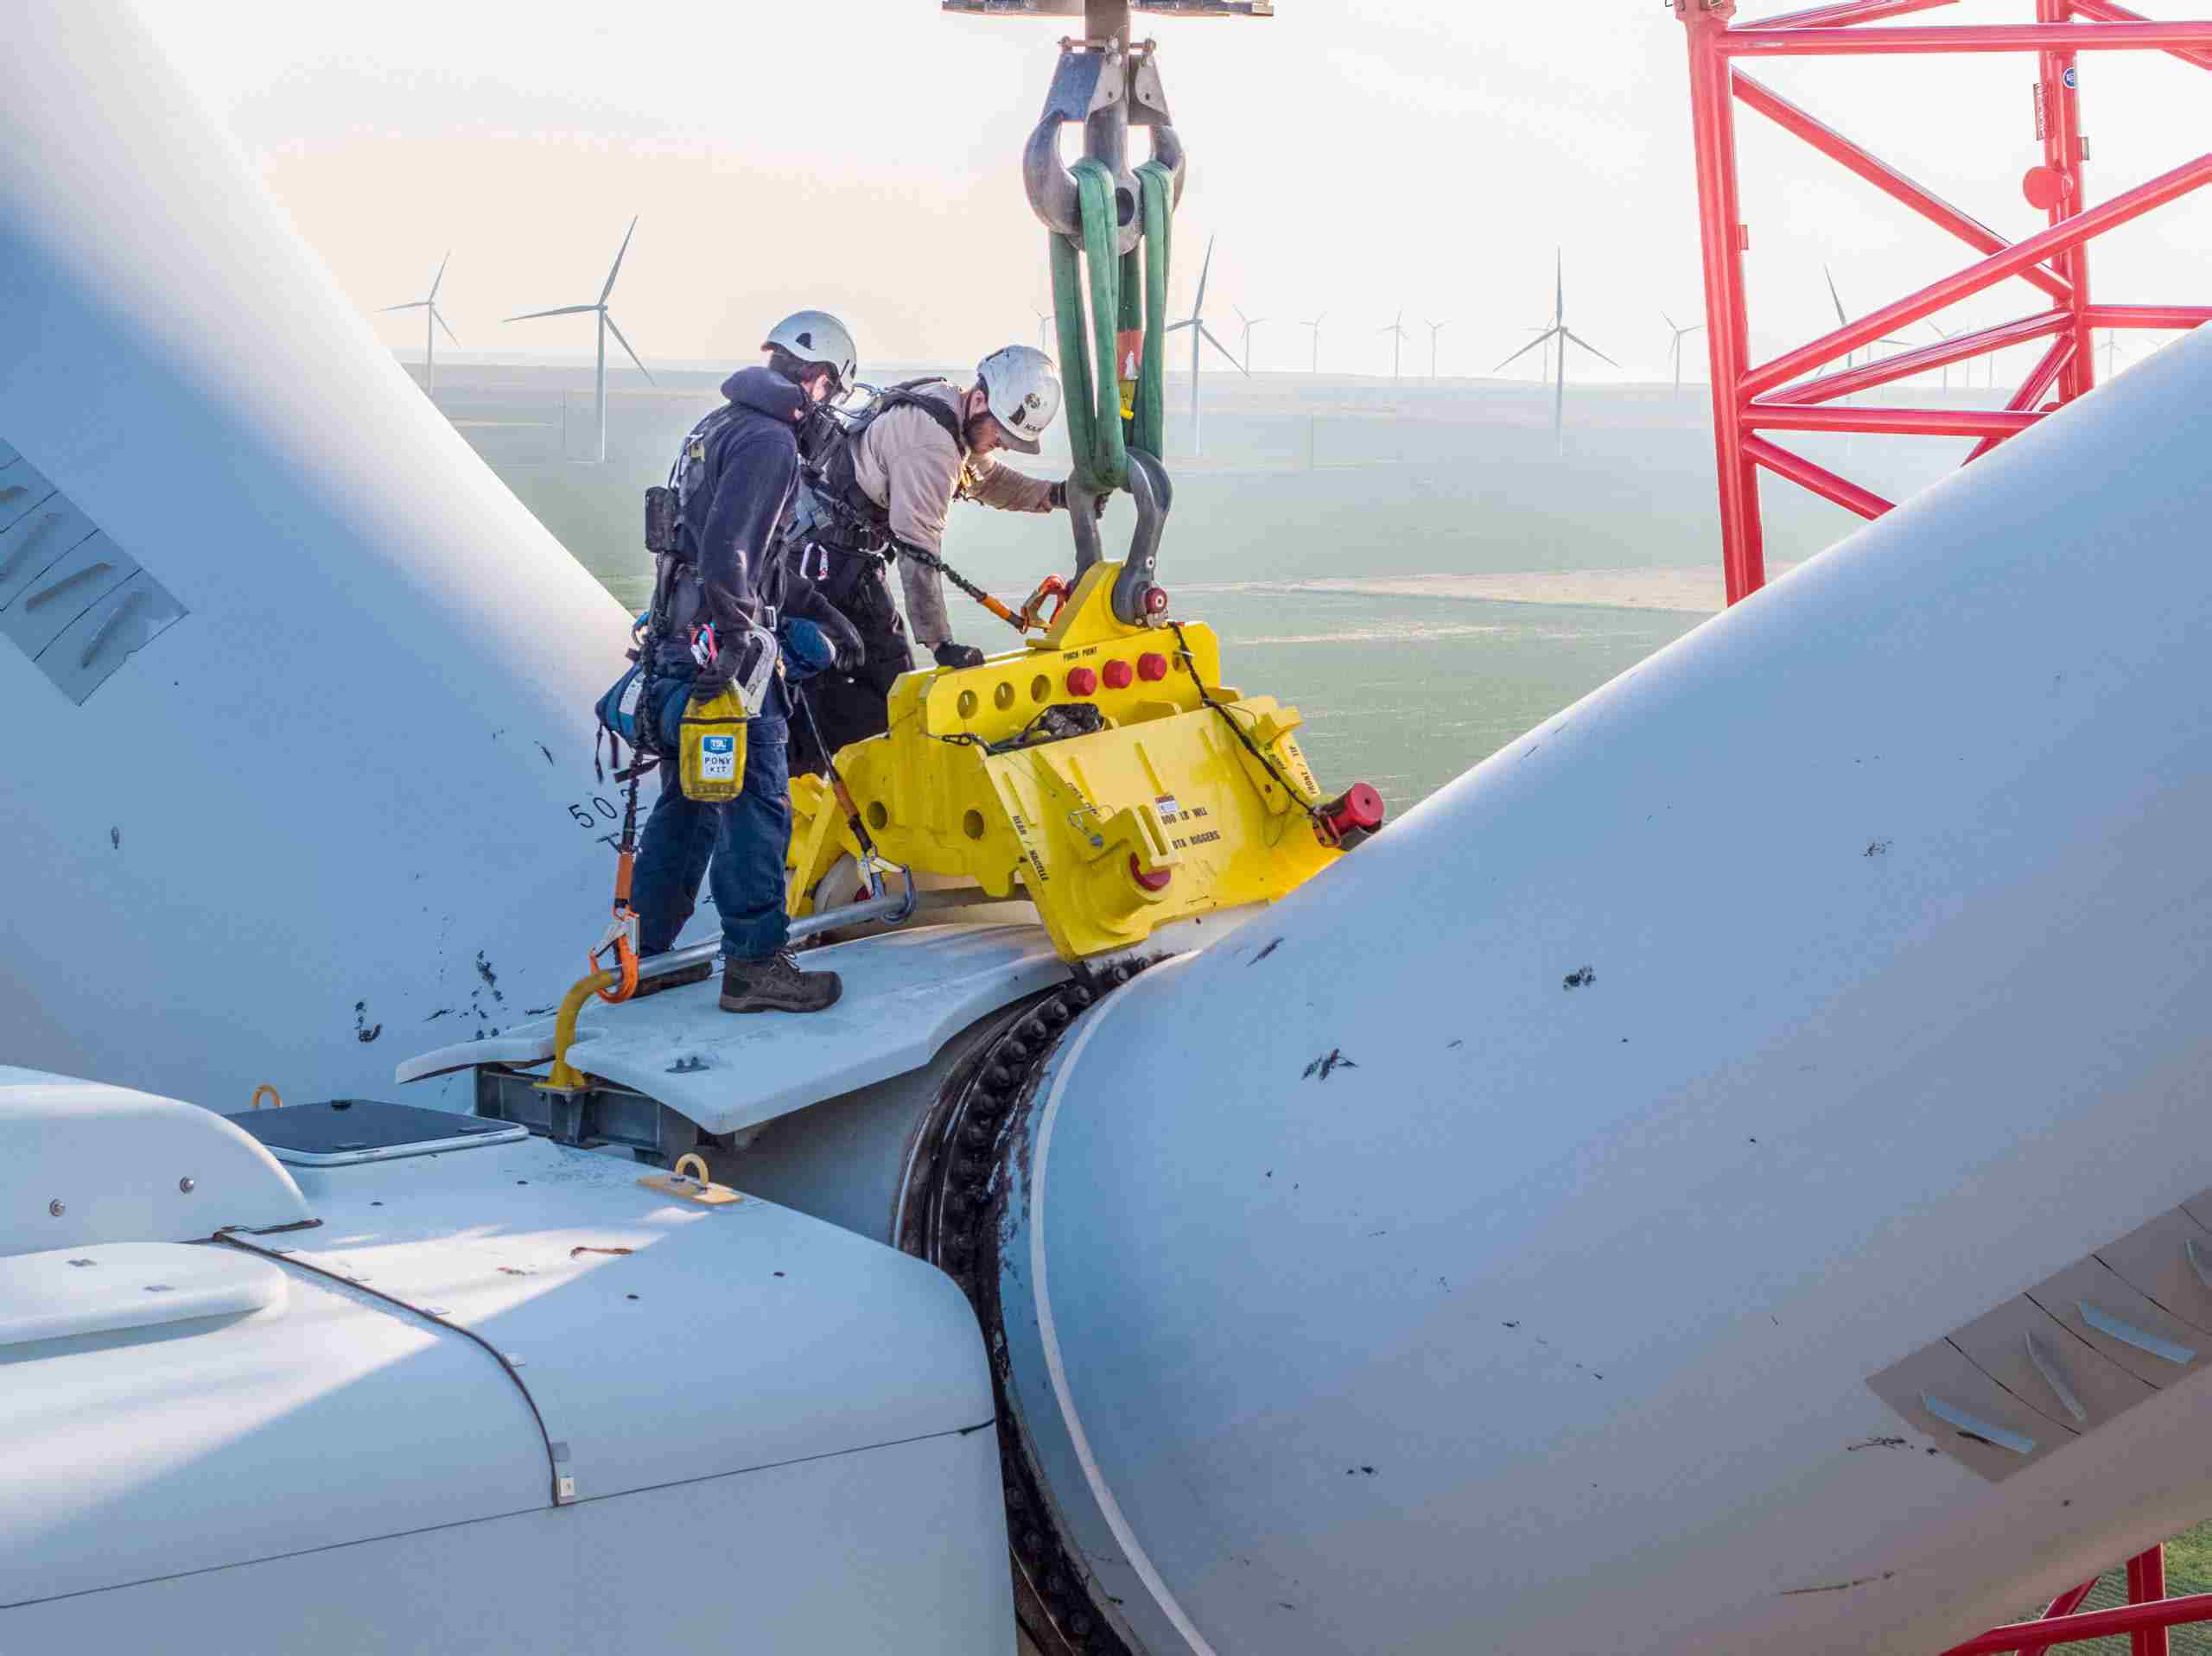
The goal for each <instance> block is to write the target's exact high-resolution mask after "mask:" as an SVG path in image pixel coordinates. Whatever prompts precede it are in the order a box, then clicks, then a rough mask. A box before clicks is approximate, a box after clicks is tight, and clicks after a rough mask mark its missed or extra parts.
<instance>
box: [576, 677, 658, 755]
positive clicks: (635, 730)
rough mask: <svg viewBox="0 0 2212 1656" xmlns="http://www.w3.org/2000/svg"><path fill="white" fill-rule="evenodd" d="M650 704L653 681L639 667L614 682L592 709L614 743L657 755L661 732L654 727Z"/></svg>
mask: <svg viewBox="0 0 2212 1656" xmlns="http://www.w3.org/2000/svg"><path fill="white" fill-rule="evenodd" d="M651 708H652V678H651V676H649V675H648V674H647V673H646V671H645V667H644V666H643V665H642V664H640V665H638V666H633V667H632V668H631V669H630V670H629V671H628V672H626V673H625V674H623V675H622V676H621V677H620V678H618V679H616V680H615V681H614V682H613V685H612V686H610V687H609V688H608V689H607V694H606V695H602V696H601V697H600V698H599V701H598V703H597V705H596V706H594V708H593V709H592V710H593V711H594V713H596V714H598V715H599V722H600V725H601V728H603V729H605V730H607V731H610V732H612V733H613V736H614V738H615V739H616V740H617V741H620V742H623V743H626V744H627V745H628V746H631V747H632V748H634V749H636V750H637V751H638V752H640V753H658V752H660V733H659V732H658V731H657V730H655V729H654V728H653V726H654V723H655V720H653V718H652V713H651Z"/></svg>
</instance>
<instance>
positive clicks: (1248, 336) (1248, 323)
mask: <svg viewBox="0 0 2212 1656" xmlns="http://www.w3.org/2000/svg"><path fill="white" fill-rule="evenodd" d="M1230 309H1231V310H1233V311H1235V312H1236V320H1238V321H1240V322H1242V323H1243V324H1244V341H1243V344H1244V363H1245V367H1246V370H1247V371H1248V372H1249V370H1250V367H1251V362H1252V330H1253V329H1254V328H1255V327H1259V325H1260V324H1261V323H1262V322H1264V321H1266V320H1268V319H1267V318H1266V317H1264V316H1247V315H1246V314H1244V308H1243V306H1242V305H1231V306H1230Z"/></svg>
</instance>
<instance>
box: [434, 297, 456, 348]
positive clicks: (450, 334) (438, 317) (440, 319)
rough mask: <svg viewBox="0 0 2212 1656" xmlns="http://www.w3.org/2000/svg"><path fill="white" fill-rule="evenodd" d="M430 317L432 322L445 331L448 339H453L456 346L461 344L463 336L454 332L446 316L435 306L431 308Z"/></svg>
mask: <svg viewBox="0 0 2212 1656" xmlns="http://www.w3.org/2000/svg"><path fill="white" fill-rule="evenodd" d="M430 317H431V320H434V321H435V322H436V323H437V325H438V326H439V327H442V328H444V329H445V331H446V338H448V339H451V340H452V341H453V342H454V344H455V345H459V344H460V343H461V335H459V334H458V333H454V331H453V328H452V327H451V326H450V325H449V324H448V322H447V321H446V319H445V314H444V313H443V312H442V311H441V310H440V309H439V308H437V307H436V306H435V305H433V306H431V307H430Z"/></svg>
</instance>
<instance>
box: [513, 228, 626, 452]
mask: <svg viewBox="0 0 2212 1656" xmlns="http://www.w3.org/2000/svg"><path fill="white" fill-rule="evenodd" d="M637 229H638V221H637V219H634V218H633V219H631V220H630V228H629V229H627V230H626V231H624V232H622V245H621V246H620V248H619V249H617V250H616V251H615V254H614V263H613V267H612V268H611V269H609V270H608V271H607V285H606V286H605V287H603V288H601V289H600V290H599V299H598V301H597V302H596V303H594V304H589V305H563V306H561V307H560V308H558V309H556V310H533V311H525V312H524V314H522V315H520V316H510V317H508V318H507V319H506V320H508V321H510V322H529V321H535V320H537V318H539V317H541V316H583V315H595V316H597V317H598V318H599V373H598V378H597V379H596V380H595V382H594V384H595V385H596V387H597V391H598V399H599V458H600V459H601V460H606V458H607V335H608V334H609V333H612V334H613V335H614V337H615V338H616V339H620V340H621V344H622V348H623V349H624V350H625V351H628V352H629V353H630V360H631V361H632V362H636V363H637V364H638V371H639V373H641V374H644V375H645V383H646V384H655V383H656V382H655V381H654V379H653V377H652V371H650V370H649V369H647V368H646V366H645V364H644V363H642V362H639V361H638V353H637V352H635V351H632V350H631V349H630V341H629V340H627V339H623V338H622V330H621V329H620V328H619V327H615V326H614V316H613V313H612V312H610V311H609V310H608V309H607V295H610V294H612V293H613V291H614V278H615V277H616V276H620V275H621V274H622V256H623V255H624V254H626V253H627V252H628V251H630V238H631V237H632V236H633V235H635V234H636V233H637Z"/></svg>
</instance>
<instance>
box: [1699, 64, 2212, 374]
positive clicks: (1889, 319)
mask: <svg viewBox="0 0 2212 1656" xmlns="http://www.w3.org/2000/svg"><path fill="white" fill-rule="evenodd" d="M2204 27H2205V28H2206V29H2208V30H2212V23H2208V24H2206V25H2204ZM2208 183H2212V155H2199V156H2198V157H2197V158H2196V160H2195V161H2192V162H2186V163H2184V164H2183V165H2182V166H2179V167H2177V168H2173V169H2172V170H2171V172H2166V173H2161V174H2159V175H2158V177H2156V178H2154V179H2152V180H2151V181H2149V182H2148V183H2145V184H2139V185H2138V186H2136V187H2135V188H2133V189H2132V190H2129V191H2127V192H2126V194H2120V195H2115V196H2114V197H2113V198H2112V200H2109V201H2104V202H2101V203H2099V204H2098V205H2097V206H2094V207H2091V208H2090V209H2089V210H2088V212H2087V213H2076V214H2075V216H2074V217H2072V218H2070V219H2065V220H2063V222H2061V223H2059V224H2056V225H2052V226H2051V227H2050V229H2048V230H2044V231H2040V232H2037V234H2035V235H2033V236H2031V237H2029V238H2027V239H2026V240H2025V241H2022V242H2015V243H2013V244H2012V246H2010V247H2008V248H2006V249H2005V251H2003V252H2001V253H1996V254H1993V255H1991V256H1990V257H1988V258H1986V259H1983V260H1982V261H1981V262H1980V263H1978V264H1969V265H1968V266H1967V268H1966V269H1965V270H1961V271H1959V272H1958V273H1957V274H1956V275H1955V276H1946V277H1944V278H1943V280H1942V281H1941V282H1936V283H1934V284H1932V285H1931V286H1929V287H1926V288H1923V289H1921V290H1920V291H1919V292H1918V293H1916V294H1913V295H1909V296H1907V297H1906V298H1904V299H1900V300H1898V301H1897V302H1896V303H1894V304H1891V305H1885V306H1884V307H1883V308H1881V309H1879V310H1878V311H1875V312H1873V313H1872V314H1869V315H1866V316H1862V317H1860V318H1859V320H1857V321H1855V322H1853V323H1850V324H1848V325H1847V326H1846V327H1840V328H1838V329H1836V330H1835V331H1834V333H1827V334H1823V335H1822V336H1821V338H1819V339H1815V340H1814V341H1813V342H1812V343H1811V344H1810V345H1806V346H1799V347H1798V348H1797V349H1796V350H1795V351H1792V352H1788V353H1787V354H1785V355H1783V356H1779V357H1777V358H1775V359H1774V360H1773V361H1771V362H1769V363H1767V364H1765V365H1764V366H1762V367H1758V368H1754V369H1753V370H1751V372H1749V373H1748V374H1746V375H1745V376H1744V378H1743V383H1742V384H1741V385H1740V386H1739V387H1738V390H1741V391H1742V393H1743V394H1744V395H1745V396H1747V397H1756V396H1758V394H1759V393H1761V392H1763V391H1770V390H1773V389H1774V388H1775V387H1776V386H1777V385H1779V384H1783V383H1784V382H1785V381H1788V380H1791V379H1795V378H1796V377H1797V376H1798V375H1800V374H1802V373H1804V372H1806V371H1808V370H1810V369H1814V368H1817V367H1819V366H1820V365H1821V364H1822V363H1825V362H1828V361H1831V360H1833V359H1834V358H1837V357H1840V356H1842V355H1844V354H1845V353H1846V352H1851V351H1855V350H1857V349H1858V348H1859V346H1862V345H1871V344H1872V343H1873V342H1874V341H1875V340H1877V339H1880V338H1882V336H1883V335H1885V334H1887V333H1895V332H1896V331H1897V329H1898V328H1901V327H1905V326H1906V325H1908V324H1909V323H1912V322H1916V321H1918V320H1920V319H1921V318H1922V317H1923V316H1932V315H1934V314H1936V312H1937V311H1939V310H1943V309H1945V308H1948V307H1949V306H1951V305H1954V304H1956V303H1957V302H1958V301H1960V300H1961V299H1965V298H1967V297H1968V296H1970V295H1974V294H1977V293H1980V291H1981V290H1982V289H1985V288H1991V287H1994V286H1995V285H1996V284H1997V283H1999V282H2002V281H2004V280H2005V278H2006V277H2007V276H2018V274H2019V273H2020V272H2021V271H2022V270H2025V269H2026V268H2027V267H2028V266H2030V265H2031V264H2039V263H2042V262H2043V261H2044V259H2047V258H2049V257H2051V256H2052V255H2053V254H2056V253H2063V252H2065V251H2068V250H2069V249H2071V248H2075V247H2078V246H2080V245H2081V244H2082V243H2083V242H2086V241H2088V240H2091V239H2092V238H2095V237H2098V236H2101V235H2102V234H2104V233H2105V232H2107V231H2108V230H2113V229H2117V228H2118V227H2119V226H2120V225H2124V224H2127V223H2129V222H2131V221H2132V220H2133V219H2139V218H2141V217H2142V216H2143V215H2144V214H2145V213H2149V212H2151V211H2152V210H2153V209H2154V208H2158V207H2162V206H2164V205H2165V204H2166V203H2167V202H2169V201H2171V200H2175V199H2176V198H2177V197H2178V196H2183V195H2186V194H2189V193H2190V191H2191V190H2194V189H2198V188H2201V187H2202V186H2204V185H2206V184H2208Z"/></svg>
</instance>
